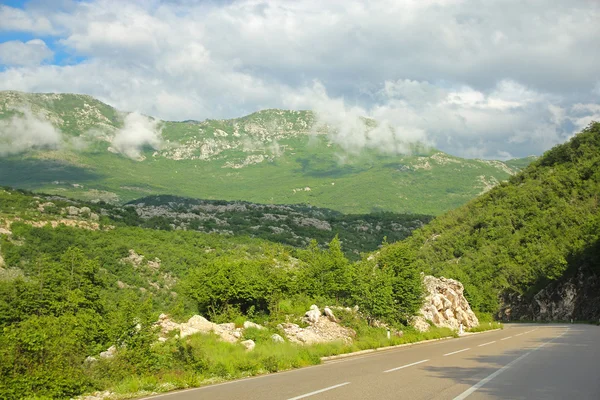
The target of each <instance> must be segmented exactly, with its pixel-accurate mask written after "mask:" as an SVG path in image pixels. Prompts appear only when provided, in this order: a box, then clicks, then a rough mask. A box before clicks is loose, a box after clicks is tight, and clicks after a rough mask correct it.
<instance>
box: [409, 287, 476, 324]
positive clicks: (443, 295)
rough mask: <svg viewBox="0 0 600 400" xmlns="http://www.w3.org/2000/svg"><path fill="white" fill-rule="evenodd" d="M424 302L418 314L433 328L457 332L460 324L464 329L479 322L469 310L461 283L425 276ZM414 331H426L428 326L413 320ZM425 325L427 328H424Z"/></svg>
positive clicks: (422, 321)
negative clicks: (432, 325) (444, 328)
mask: <svg viewBox="0 0 600 400" xmlns="http://www.w3.org/2000/svg"><path fill="white" fill-rule="evenodd" d="M423 283H424V285H425V302H424V303H423V306H422V307H421V310H419V314H420V315H422V316H423V318H424V319H425V320H429V321H431V322H433V324H434V325H435V326H439V327H447V328H450V329H454V330H458V329H459V326H460V324H461V323H462V324H463V326H464V327H465V328H473V327H475V326H478V325H479V320H478V319H477V316H475V313H473V311H472V310H471V306H469V302H468V301H467V299H466V298H465V296H464V294H463V293H464V287H463V285H462V283H460V282H459V281H456V280H454V279H446V278H444V277H441V278H436V277H433V276H429V275H428V276H425V277H424V278H423ZM413 325H414V326H415V328H416V329H418V330H421V329H424V330H428V329H429V324H427V322H426V321H424V320H421V319H419V318H418V317H417V318H415V319H414V320H413ZM425 325H427V328H425Z"/></svg>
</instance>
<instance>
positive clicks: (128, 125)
mask: <svg viewBox="0 0 600 400" xmlns="http://www.w3.org/2000/svg"><path fill="white" fill-rule="evenodd" d="M111 143H112V145H113V147H114V149H115V150H117V151H118V152H119V153H121V154H123V155H125V156H127V157H129V158H132V159H134V160H137V159H141V158H142V150H143V148H144V147H146V146H149V147H151V148H153V149H155V150H158V149H160V147H161V145H162V137H161V128H160V121H158V120H155V119H151V118H148V117H146V116H144V115H141V114H139V113H131V114H127V116H126V117H125V121H124V126H123V128H121V129H120V130H118V131H117V133H116V135H115V137H114V138H113V139H112V142H111Z"/></svg>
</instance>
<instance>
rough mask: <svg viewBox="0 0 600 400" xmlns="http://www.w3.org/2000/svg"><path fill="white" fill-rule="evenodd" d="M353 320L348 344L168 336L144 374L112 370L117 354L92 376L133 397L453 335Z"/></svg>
mask: <svg viewBox="0 0 600 400" xmlns="http://www.w3.org/2000/svg"><path fill="white" fill-rule="evenodd" d="M357 321H358V320H353V321H348V320H346V323H347V324H350V325H353V326H354V327H355V328H357V337H356V338H355V340H354V341H353V342H352V343H343V342H341V341H337V342H330V343H321V344H315V345H311V346H301V345H297V344H294V343H290V342H288V341H285V342H284V343H276V342H273V341H272V340H271V335H272V334H273V333H276V332H277V330H276V329H261V330H259V329H252V328H249V329H246V330H245V332H244V337H245V338H246V339H247V338H251V339H252V340H254V341H255V343H256V347H255V349H254V350H253V351H246V350H245V348H244V347H243V346H242V345H240V344H239V343H227V342H223V341H221V340H220V339H219V338H218V337H217V336H216V335H213V334H195V335H191V336H188V337H186V338H184V339H171V340H168V341H167V342H165V343H157V344H156V345H155V346H154V347H153V351H154V353H155V356H156V360H158V361H156V363H155V364H154V367H153V368H151V371H150V370H149V372H148V373H144V374H128V373H123V372H122V371H121V376H120V377H119V374H118V373H117V374H115V373H114V371H115V370H118V368H119V367H118V365H119V356H117V357H116V359H114V360H101V361H99V362H98V365H96V366H94V367H93V368H94V369H95V376H96V377H97V381H96V387H98V388H103V389H102V390H108V391H109V392H111V398H115V399H125V398H134V397H139V396H144V395H149V394H153V393H163V392H168V391H172V390H177V389H186V388H192V387H200V386H205V385H209V384H214V383H219V382H224V381H228V380H232V379H239V378H245V377H250V376H257V375H263V374H268V373H273V372H277V371H285V370H290V369H295V368H302V367H306V366H310V365H318V364H320V363H321V358H322V357H327V356H333V355H338V354H346V353H352V352H356V351H360V350H366V349H374V348H382V347H387V346H394V345H399V344H406V343H414V342H418V341H422V340H428V339H439V338H444V337H455V336H456V333H455V332H453V331H452V330H450V329H447V328H435V327H432V329H431V330H430V331H429V332H425V333H419V332H416V331H414V330H413V329H412V328H406V329H405V331H404V334H403V335H402V336H401V337H398V336H392V337H391V338H390V339H387V331H386V329H383V328H374V327H369V326H368V325H367V324H366V323H364V322H357ZM111 371H113V373H111Z"/></svg>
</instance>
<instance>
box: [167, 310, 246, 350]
mask: <svg viewBox="0 0 600 400" xmlns="http://www.w3.org/2000/svg"><path fill="white" fill-rule="evenodd" d="M211 332H212V333H215V334H216V335H218V336H220V337H221V339H222V340H224V341H226V342H229V343H235V342H237V339H238V337H236V336H235V335H234V332H233V331H231V330H229V329H225V328H223V327H221V326H219V325H217V324H215V323H213V322H210V321H209V320H207V319H206V318H204V317H202V316H200V315H194V316H193V317H191V318H190V319H189V320H188V321H187V322H184V323H183V324H180V325H179V335H180V337H181V338H184V337H186V336H189V335H193V334H195V333H205V334H206V333H211Z"/></svg>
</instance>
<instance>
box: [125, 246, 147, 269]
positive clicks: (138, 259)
mask: <svg viewBox="0 0 600 400" xmlns="http://www.w3.org/2000/svg"><path fill="white" fill-rule="evenodd" d="M143 261H144V256H143V255H141V254H138V253H136V252H135V250H133V249H129V256H127V257H125V258H122V259H121V262H123V263H129V264H131V265H133V266H134V267H136V268H137V267H139V266H140V265H142V262H143Z"/></svg>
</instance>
